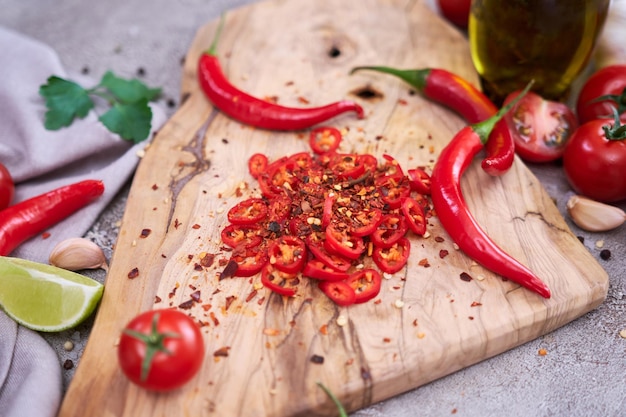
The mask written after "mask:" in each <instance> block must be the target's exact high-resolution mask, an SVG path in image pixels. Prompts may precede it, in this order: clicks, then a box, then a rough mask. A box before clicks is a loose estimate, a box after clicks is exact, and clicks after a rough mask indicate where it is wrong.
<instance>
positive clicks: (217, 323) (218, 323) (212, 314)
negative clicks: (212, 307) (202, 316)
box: [209, 311, 220, 326]
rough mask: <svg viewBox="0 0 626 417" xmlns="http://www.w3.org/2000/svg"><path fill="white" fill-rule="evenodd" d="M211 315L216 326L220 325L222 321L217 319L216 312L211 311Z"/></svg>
mask: <svg viewBox="0 0 626 417" xmlns="http://www.w3.org/2000/svg"><path fill="white" fill-rule="evenodd" d="M209 317H210V318H211V320H212V321H213V324H214V325H216V326H219V325H220V321H219V320H218V319H217V317H215V313H214V312H212V311H211V312H210V313H209Z"/></svg>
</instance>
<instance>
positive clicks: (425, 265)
mask: <svg viewBox="0 0 626 417" xmlns="http://www.w3.org/2000/svg"><path fill="white" fill-rule="evenodd" d="M418 265H419V266H423V267H424V268H428V267H430V263H429V262H428V259H427V258H424V259H422V260H420V261H419V262H418Z"/></svg>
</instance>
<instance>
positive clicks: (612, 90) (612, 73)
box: [576, 64, 626, 124]
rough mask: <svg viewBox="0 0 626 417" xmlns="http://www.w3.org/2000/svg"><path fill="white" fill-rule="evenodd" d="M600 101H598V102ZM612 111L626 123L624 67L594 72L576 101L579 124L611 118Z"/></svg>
mask: <svg viewBox="0 0 626 417" xmlns="http://www.w3.org/2000/svg"><path fill="white" fill-rule="evenodd" d="M598 99H600V100H598ZM613 109H617V112H618V113H619V114H620V115H621V119H622V122H624V123H626V65H624V64H622V65H610V66H608V67H604V68H601V69H599V70H598V71H596V72H594V73H593V74H592V75H591V76H590V77H589V78H588V79H587V81H585V83H584V84H583V87H582V88H581V90H580V93H579V95H578V100H577V101H576V112H577V114H578V121H579V122H580V124H584V123H587V122H589V121H591V120H593V119H600V118H609V119H612V118H613Z"/></svg>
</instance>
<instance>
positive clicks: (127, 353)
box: [117, 309, 204, 391]
mask: <svg viewBox="0 0 626 417" xmlns="http://www.w3.org/2000/svg"><path fill="white" fill-rule="evenodd" d="M117 353H118V360H119V363H120V367H121V368H122V372H124V374H125V375H126V376H127V377H128V379H130V380H131V381H132V382H133V383H135V384H137V385H138V386H140V387H142V388H145V389H148V390H152V391H169V390H173V389H176V388H179V387H181V386H182V385H183V384H185V383H186V382H188V381H189V380H190V379H191V378H192V377H193V376H194V375H195V374H196V373H197V372H198V370H199V369H200V367H201V366H202V362H203V360H204V341H203V339H202V334H201V333H200V328H199V326H198V325H197V324H196V323H195V322H194V321H193V320H192V319H191V318H190V317H189V316H187V315H186V314H185V313H182V312H180V311H178V310H172V309H167V310H152V311H147V312H145V313H141V314H139V315H138V316H137V317H135V318H134V319H133V320H131V321H130V323H128V324H127V325H126V327H125V328H124V330H123V332H122V336H121V337H120V342H119V345H118V347H117Z"/></svg>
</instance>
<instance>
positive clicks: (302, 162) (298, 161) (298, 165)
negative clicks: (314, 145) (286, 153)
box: [285, 152, 313, 171]
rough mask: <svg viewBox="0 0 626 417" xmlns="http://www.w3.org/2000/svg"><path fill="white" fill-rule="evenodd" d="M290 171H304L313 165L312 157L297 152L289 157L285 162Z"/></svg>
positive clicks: (306, 153)
mask: <svg viewBox="0 0 626 417" xmlns="http://www.w3.org/2000/svg"><path fill="white" fill-rule="evenodd" d="M285 163H286V164H287V166H289V168H290V169H291V170H292V171H306V170H308V169H309V168H310V167H311V164H312V163H313V157H311V154H309V153H308V152H298V153H295V154H293V155H291V156H290V157H289V159H288V160H287V161H286V162H285Z"/></svg>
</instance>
